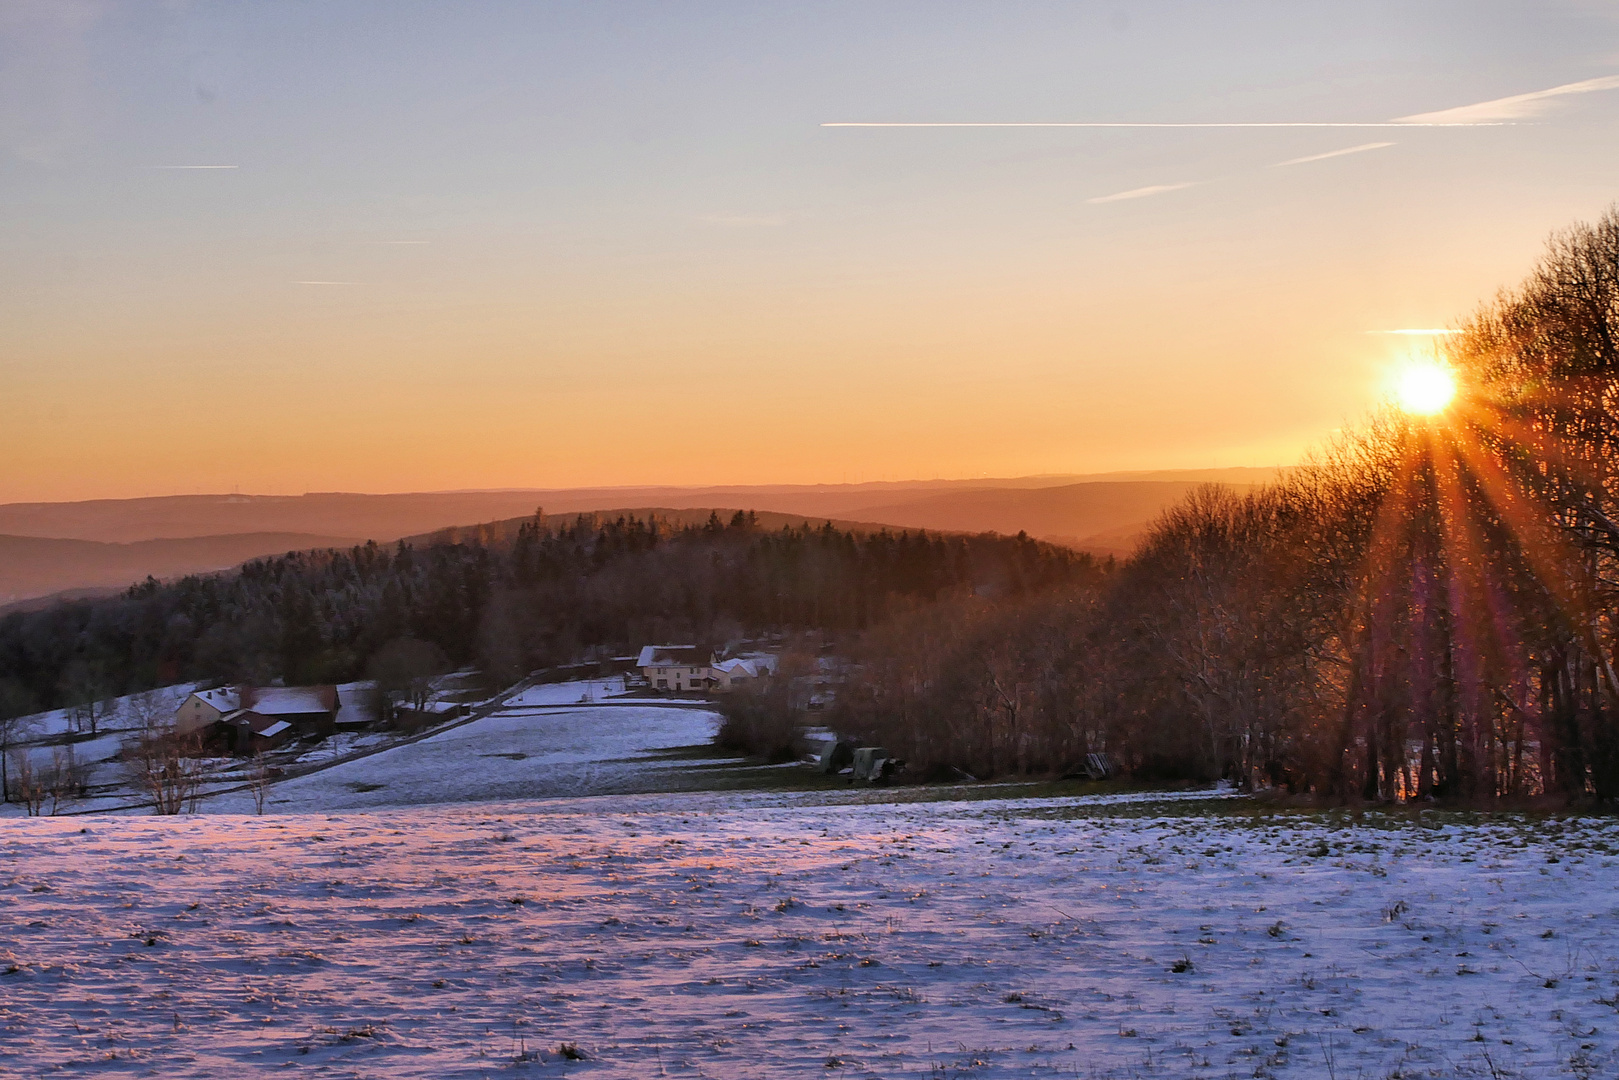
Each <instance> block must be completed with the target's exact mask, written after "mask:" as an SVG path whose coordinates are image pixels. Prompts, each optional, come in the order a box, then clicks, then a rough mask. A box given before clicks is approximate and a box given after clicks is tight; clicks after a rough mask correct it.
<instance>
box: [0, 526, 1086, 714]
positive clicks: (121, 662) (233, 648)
mask: <svg viewBox="0 0 1619 1080" xmlns="http://www.w3.org/2000/svg"><path fill="white" fill-rule="evenodd" d="M489 535H490V537H491V539H489V540H487V541H485V540H484V539H480V538H479V536H478V535H477V533H476V531H472V535H471V536H470V537H469V538H458V540H457V541H456V542H435V543H427V544H423V545H420V546H416V545H410V544H404V543H400V544H397V545H393V546H391V547H389V546H382V545H378V544H366V545H364V546H360V547H354V548H349V549H346V550H331V551H308V552H294V553H290V554H287V555H283V556H278V557H274V558H265V559H259V560H255V561H253V562H250V563H248V564H246V565H244V566H243V567H241V568H240V569H239V570H237V571H234V572H230V573H224V574H213V575H197V576H192V577H187V578H184V579H182V580H180V581H177V582H174V583H172V584H160V583H158V582H156V581H152V580H148V581H146V582H145V583H143V584H141V585H138V586H136V587H134V588H132V589H130V590H129V591H128V592H126V593H124V594H123V595H120V596H117V597H113V598H105V599H95V600H79V601H71V602H65V603H58V604H56V605H54V606H52V607H49V608H46V609H44V610H40V611H33V612H14V613H11V614H9V615H6V616H5V617H3V618H0V715H6V716H18V715H24V714H27V713H30V712H33V711H35V710H39V709H46V708H54V707H60V706H67V705H77V704H80V703H82V702H92V701H96V700H101V699H105V698H108V697H111V696H115V695H120V694H127V693H133V692H136V691H140V690H144V689H148V688H151V687H155V686H163V685H171V684H174V683H178V682H185V681H190V680H196V679H209V680H224V681H241V682H255V683H265V682H268V681H270V680H271V679H274V678H281V679H285V680H286V681H287V682H288V683H289V684H308V683H329V682H342V681H347V680H350V679H356V678H360V677H362V676H363V675H365V674H366V672H367V670H368V668H371V669H373V670H383V669H391V668H392V667H395V666H397V661H398V659H399V657H400V656H402V655H413V654H418V653H423V652H425V653H429V654H432V655H436V656H442V657H443V658H444V659H445V660H446V661H447V662H448V663H451V664H454V665H458V666H459V665H466V664H471V665H476V666H478V667H480V668H482V669H483V670H484V671H486V672H487V673H489V674H490V676H491V677H493V678H495V679H498V680H511V679H515V678H516V677H518V676H519V675H521V674H523V673H526V672H528V671H530V670H532V669H535V668H540V667H546V666H551V665H558V664H565V663H570V662H575V661H579V660H582V659H592V658H600V657H603V656H609V655H613V654H615V653H622V652H624V651H626V650H629V649H632V648H635V647H638V646H640V645H642V644H646V643H649V642H657V641H685V642H695V643H709V644H720V643H723V642H725V641H728V640H733V639H736V638H739V637H743V636H753V635H759V634H768V633H782V634H790V633H795V632H802V631H806V630H817V631H830V632H834V633H846V632H854V631H858V630H861V629H863V628H865V627H867V626H870V625H873V624H875V623H877V622H880V621H882V620H883V619H886V618H888V617H890V616H892V615H893V614H894V613H896V612H897V611H900V610H902V609H904V608H906V607H908V606H914V605H924V604H929V603H934V602H937V601H939V600H942V599H944V598H945V597H948V596H953V595H968V594H972V595H980V596H1014V595H1019V594H1021V593H1024V592H1029V591H1038V590H1042V589H1045V588H1049V587H1051V586H1052V585H1053V584H1055V583H1058V582H1063V581H1068V580H1071V579H1074V578H1076V577H1078V576H1080V575H1082V574H1084V573H1086V572H1088V570H1089V568H1090V566H1091V561H1090V560H1089V559H1088V557H1085V556H1081V555H1077V554H1075V553H1073V552H1070V551H1067V550H1065V549H1062V548H1058V547H1053V546H1051V545H1047V544H1042V543H1038V542H1036V541H1033V540H1030V539H1028V538H1027V537H1025V536H1020V537H1015V538H1013V537H998V536H992V535H990V536H977V537H959V536H951V537H945V536H939V535H929V534H927V533H921V532H897V533H890V532H877V533H872V534H867V533H855V532H849V531H843V530H840V529H837V528H834V527H832V526H831V525H830V524H828V525H826V526H823V527H819V528H817V527H813V526H809V525H804V526H799V527H783V528H781V529H779V530H767V529H762V528H760V527H759V525H758V523H757V520H756V519H755V517H754V516H753V515H752V514H751V513H746V512H742V511H737V512H736V513H735V514H733V515H731V516H730V518H729V519H728V520H727V519H722V518H721V517H720V516H719V515H718V514H717V513H715V514H712V515H711V516H710V517H709V520H708V522H707V523H706V524H704V525H691V526H671V525H669V524H668V523H666V522H663V521H660V520H659V519H657V518H656V517H655V516H649V517H647V518H640V517H636V516H633V515H631V516H624V517H618V518H615V519H613V520H601V519H599V518H597V517H595V516H591V515H580V516H577V517H574V518H571V519H568V520H563V521H556V520H553V519H549V518H546V517H544V516H543V515H541V514H539V513H538V512H537V513H536V515H535V517H534V518H533V519H532V520H530V521H527V522H524V523H523V524H522V525H521V526H520V527H519V528H518V529H517V530H516V531H515V534H513V535H511V536H510V538H509V539H501V538H499V537H498V536H496V534H495V533H494V532H491V533H490V534H489ZM401 642H414V643H420V645H423V646H427V647H428V648H426V649H423V648H419V647H411V648H405V647H401V644H400V643H401ZM373 661H375V663H374V662H373Z"/></svg>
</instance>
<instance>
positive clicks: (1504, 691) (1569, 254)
mask: <svg viewBox="0 0 1619 1080" xmlns="http://www.w3.org/2000/svg"><path fill="white" fill-rule="evenodd" d="M1434 359H1435V360H1436V361H1437V362H1438V363H1440V364H1442V365H1443V366H1444V367H1445V368H1447V369H1448V370H1449V372H1450V373H1451V374H1452V376H1453V377H1454V379H1455V380H1456V382H1457V384H1458V395H1457V398H1456V400H1455V402H1454V404H1453V405H1452V406H1451V407H1450V408H1449V409H1447V410H1446V411H1444V412H1443V413H1441V414H1439V415H1436V416H1432V417H1425V416H1419V415H1407V414H1404V413H1401V412H1399V411H1397V410H1394V409H1389V410H1387V411H1385V412H1382V413H1380V414H1378V415H1376V416H1374V417H1373V418H1372V419H1371V420H1370V421H1369V422H1368V423H1366V424H1365V425H1364V426H1363V427H1362V428H1361V429H1360V430H1358V431H1355V432H1352V433H1350V434H1347V435H1344V436H1342V437H1340V438H1339V439H1337V440H1336V441H1334V442H1333V443H1332V444H1330V445H1328V446H1326V447H1325V448H1323V449H1322V450H1320V451H1319V452H1317V453H1316V454H1314V455H1313V456H1312V457H1311V459H1310V460H1308V461H1307V462H1305V463H1304V464H1303V465H1302V466H1300V467H1297V468H1294V469H1291V470H1289V471H1288V472H1287V473H1286V474H1285V475H1284V476H1283V477H1282V478H1281V479H1280V480H1278V481H1277V482H1276V483H1274V484H1271V485H1269V486H1266V487H1264V488H1261V489H1258V490H1255V491H1253V492H1252V493H1249V494H1237V493H1234V492H1232V491H1230V490H1229V489H1219V488H1214V487H1210V488H1206V489H1203V490H1201V491H1199V492H1196V493H1194V494H1193V495H1192V496H1190V497H1189V498H1188V499H1187V500H1186V501H1185V502H1184V503H1182V504H1181V505H1179V506H1176V507H1174V508H1173V509H1171V510H1170V511H1168V512H1167V513H1165V514H1164V515H1163V516H1162V518H1161V519H1160V520H1159V521H1158V522H1157V523H1156V525H1155V526H1154V527H1153V528H1152V529H1151V531H1150V533H1149V535H1148V536H1147V538H1146V540H1145V541H1144V543H1143V544H1142V546H1141V547H1140V549H1139V550H1138V551H1137V553H1136V554H1135V555H1134V556H1133V557H1132V558H1130V559H1129V560H1128V561H1127V562H1126V563H1125V564H1124V565H1123V566H1121V567H1120V568H1118V570H1117V572H1115V573H1110V574H1106V575H1101V576H1099V577H1098V578H1097V579H1096V580H1094V581H1090V582H1085V583H1081V584H1079V585H1078V586H1077V587H1076V585H1075V583H1070V582H1065V583H1061V584H1060V585H1059V586H1058V587H1056V588H1054V589H1052V590H1047V591H1043V592H1039V593H1024V594H1020V595H1018V596H1015V597H1005V598H997V599H988V598H975V597H952V598H948V599H946V600H944V601H942V602H941V603H940V604H937V605H933V606H931V607H927V608H920V609H915V610H910V611H906V612H902V613H899V614H897V615H896V617H895V618H893V619H891V620H888V621H885V622H884V623H883V624H881V625H878V626H875V627H873V628H872V629H871V630H870V631H868V632H866V633H864V634H863V635H861V638H860V640H859V644H858V645H857V647H856V648H855V650H854V656H853V659H854V660H855V665H856V666H855V672H856V674H855V675H854V676H853V678H852V679H851V680H850V682H849V684H848V685H847V686H846V687H844V689H843V690H842V692H841V693H840V694H839V697H838V701H837V703H836V705H835V707H834V708H833V709H832V711H831V713H830V714H829V722H830V723H832V724H833V725H834V726H836V727H837V728H838V729H839V730H841V731H845V732H848V733H849V734H851V735H853V736H854V737H856V738H857V739H860V740H863V741H872V742H877V743H881V744H883V745H886V746H887V747H889V749H890V750H891V751H893V752H894V753H896V754H898V755H900V756H902V757H905V758H907V759H908V760H909V761H910V762H911V764H912V767H913V771H916V772H918V773H919V774H921V775H956V774H959V773H969V774H971V775H974V776H981V777H982V776H1007V775H1019V774H1045V775H1050V774H1061V773H1064V772H1070V771H1074V770H1076V769H1077V768H1079V767H1080V765H1081V763H1082V762H1083V761H1084V759H1085V755H1086V754H1088V753H1091V752H1107V753H1109V754H1111V755H1112V756H1113V757H1114V758H1115V759H1117V760H1118V761H1119V762H1120V763H1121V764H1123V766H1124V767H1125V768H1126V769H1128V770H1129V771H1131V772H1132V773H1134V774H1135V775H1137V776H1155V777H1165V778H1173V777H1180V778H1189V779H1193V778H1195V779H1202V780H1212V779H1215V778H1225V779H1227V780H1230V781H1233V782H1234V783H1237V784H1239V785H1241V786H1243V787H1247V788H1256V787H1273V788H1281V789H1285V790H1288V791H1292V792H1297V793H1309V794H1312V795H1314V796H1317V797H1324V798H1329V799H1332V800H1338V801H1352V800H1375V801H1394V800H1410V799H1429V798H1434V799H1450V800H1461V801H1479V800H1495V799H1514V798H1522V797H1539V796H1551V797H1556V798H1564V799H1595V800H1600V801H1612V800H1614V799H1615V798H1619V675H1616V665H1619V617H1616V602H1619V455H1616V449H1619V444H1616V439H1619V212H1615V211H1610V212H1609V213H1607V214H1606V215H1605V216H1604V217H1602V218H1601V219H1600V220H1599V221H1598V222H1597V223H1596V224H1594V225H1581V226H1577V227H1575V228H1573V229H1571V230H1569V231H1567V232H1565V233H1562V234H1560V235H1558V236H1556V237H1555V238H1554V239H1553V241H1552V242H1551V244H1550V246H1549V249H1548V251H1547V252H1546V254H1545V255H1544V257H1543V258H1542V260H1541V261H1540V263H1539V265H1538V266H1537V267H1536V268H1535V270H1534V272H1533V273H1532V274H1531V275H1530V277H1529V278H1528V279H1527V280H1526V281H1525V282H1524V283H1523V284H1522V285H1521V286H1519V287H1518V288H1516V289H1513V290H1510V291H1507V292H1504V293H1502V294H1501V295H1499V296H1498V297H1496V298H1495V299H1493V300H1492V301H1490V302H1489V303H1487V304H1485V305H1483V306H1482V307H1480V308H1479V310H1478V311H1477V312H1475V313H1474V315H1473V316H1472V317H1471V318H1469V319H1468V320H1467V321H1466V322H1465V323H1464V324H1463V325H1462V326H1461V327H1460V328H1459V329H1458V330H1457V332H1455V333H1453V334H1451V335H1449V336H1447V337H1445V338H1443V339H1442V342H1441V344H1439V345H1438V346H1436V347H1435V357H1434ZM759 707H760V706H759V703H758V702H753V703H751V704H749V705H747V706H746V709H751V710H753V712H752V713H750V714H749V721H748V724H746V725H743V724H741V723H740V722H739V723H738V724H737V725H734V727H735V728H736V730H738V731H741V730H743V728H744V727H746V728H747V730H750V731H756V732H762V733H763V734H760V735H758V736H757V737H755V738H754V739H753V741H754V742H757V743H771V742H779V741H780V736H781V731H782V727H781V723H780V716H784V714H780V716H778V722H777V723H776V724H775V726H774V727H772V726H771V725H770V724H767V723H762V722H761V721H760V720H759V717H758V715H756V714H757V713H758V710H759ZM737 708H738V709H739V710H743V711H745V709H744V706H743V705H742V704H740V703H739V705H738V706H737ZM744 741H746V740H744Z"/></svg>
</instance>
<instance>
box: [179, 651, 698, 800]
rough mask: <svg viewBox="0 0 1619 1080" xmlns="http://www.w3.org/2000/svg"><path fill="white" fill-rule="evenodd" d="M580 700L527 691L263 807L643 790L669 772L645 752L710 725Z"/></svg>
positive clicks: (688, 740) (310, 779)
mask: <svg viewBox="0 0 1619 1080" xmlns="http://www.w3.org/2000/svg"><path fill="white" fill-rule="evenodd" d="M598 685H601V684H598ZM581 695H582V689H581V685H580V684H578V683H571V684H566V683H565V684H554V685H552V686H540V687H534V688H532V689H530V690H527V691H525V692H524V693H523V694H521V695H518V696H517V697H514V698H513V699H512V701H511V702H508V703H507V705H506V706H505V707H503V708H500V709H497V710H495V711H494V712H493V713H491V714H490V715H488V716H486V717H483V718H480V719H478V720H475V721H473V722H472V723H470V724H464V725H461V726H458V727H453V728H450V729H449V730H447V731H442V732H439V733H437V734H435V735H431V736H429V737H427V738H425V739H422V740H421V741H419V742H412V743H407V744H405V745H403V746H396V747H394V748H392V749H389V750H387V751H385V752H383V753H380V754H375V755H372V756H370V757H364V758H360V759H358V760H356V761H350V762H345V763H343V764H341V765H336V766H333V767H332V768H330V769H325V770H323V771H321V772H317V773H312V774H310V775H308V776H303V777H298V778H296V779H292V780H287V781H284V782H282V783H278V784H276V785H275V786H274V787H273V788H272V790H271V792H270V797H269V807H268V809H270V810H272V811H277V810H284V811H286V812H294V813H295V812H300V811H307V810H339V809H356V808H360V807H373V806H399V805H408V806H415V805H421V804H424V803H453V802H467V801H472V800H498V799H531V798H544V797H551V796H558V795H575V794H587V793H600V792H611V791H645V790H648V789H649V788H655V787H657V786H659V784H658V783H657V779H658V777H659V775H660V774H661V773H663V772H664V771H665V770H666V769H667V768H668V767H669V766H668V764H667V763H665V762H662V761H660V760H658V759H657V758H649V757H648V755H649V754H650V753H653V752H655V751H657V750H660V749H666V748H669V747H679V746H691V745H695V744H698V743H706V742H708V741H709V740H710V739H712V738H713V735H714V731H715V729H716V727H717V725H718V722H719V718H718V717H717V716H716V715H715V714H714V713H712V712H708V711H706V710H699V709H678V708H669V707H666V706H661V705H657V704H636V703H631V702H627V701H626V702H613V703H611V704H598V705H580V704H578V700H579V698H580V696H581ZM550 699H561V700H562V701H567V702H570V704H566V705H563V704H561V703H560V702H555V703H553V701H552V700H550ZM343 738H344V736H335V737H333V738H332V739H328V740H326V742H325V743H323V744H322V747H321V748H320V749H318V750H315V751H311V752H310V753H309V754H305V755H304V756H303V757H301V758H300V759H299V761H300V763H307V762H309V761H314V760H320V759H322V758H326V757H335V756H338V755H340V754H343V753H348V752H350V751H352V750H354V749H357V748H359V747H358V746H357V745H350V744H347V743H342V742H340V740H342V739H343ZM317 754H318V755H321V758H317V757H315V756H314V755H317ZM687 764H688V763H685V762H682V763H681V765H682V766H685V765H687ZM251 799H252V796H251V794H250V793H247V792H238V793H234V794H227V795H222V796H219V797H217V798H214V799H210V800H209V801H208V803H207V808H208V809H210V810H218V811H239V812H245V811H248V810H250V809H251V808H252V806H251Z"/></svg>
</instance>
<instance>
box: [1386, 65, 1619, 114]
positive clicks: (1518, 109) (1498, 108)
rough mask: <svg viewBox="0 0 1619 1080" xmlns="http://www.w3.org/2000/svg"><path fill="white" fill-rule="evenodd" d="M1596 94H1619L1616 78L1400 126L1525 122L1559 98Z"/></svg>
mask: <svg viewBox="0 0 1619 1080" xmlns="http://www.w3.org/2000/svg"><path fill="white" fill-rule="evenodd" d="M1599 90H1619V75H1604V76H1602V77H1601V78H1596V79H1584V80H1582V81H1580V82H1571V83H1564V84H1563V85H1562V86H1554V87H1552V88H1551V89H1549V90H1535V91H1533V92H1531V93H1528V94H1514V95H1513V96H1511V97H1504V98H1495V99H1494V100H1492V101H1480V102H1477V103H1476V104H1473V105H1461V106H1458V107H1457V108H1454V109H1441V110H1439V111H1438V112H1426V113H1417V114H1416V115H1414V116H1402V117H1400V118H1399V122H1400V123H1402V124H1421V125H1422V126H1424V127H1435V126H1441V127H1453V126H1457V125H1474V124H1486V123H1501V122H1503V121H1510V120H1525V119H1528V118H1530V117H1535V116H1539V115H1541V114H1542V113H1544V112H1545V111H1546V110H1547V109H1549V108H1550V107H1551V106H1552V104H1553V103H1554V102H1555V101H1556V99H1558V98H1561V97H1568V96H1569V95H1571V94H1591V93H1595V92H1597V91H1599Z"/></svg>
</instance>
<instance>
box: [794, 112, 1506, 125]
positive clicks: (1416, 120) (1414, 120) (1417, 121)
mask: <svg viewBox="0 0 1619 1080" xmlns="http://www.w3.org/2000/svg"><path fill="white" fill-rule="evenodd" d="M1435 115H1437V114H1435ZM821 126H822V127H824V128H1405V127H1507V126H1510V125H1508V124H1505V123H1503V122H1500V121H1460V122H1454V123H1452V122H1430V121H1425V120H1423V119H1422V118H1421V117H1415V116H1412V117H1407V118H1405V119H1403V120H1374V121H1366V122H1360V121H1342V122H1338V121H1319V120H1279V121H1233V122H1229V123H1187V124H1182V123H1143V122H1135V121H1118V122H1103V121H1090V120H1086V121H1067V120H963V121H957V120H949V121H934V120H930V121H912V120H838V121H831V122H827V123H823V124H822V125H821Z"/></svg>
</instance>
